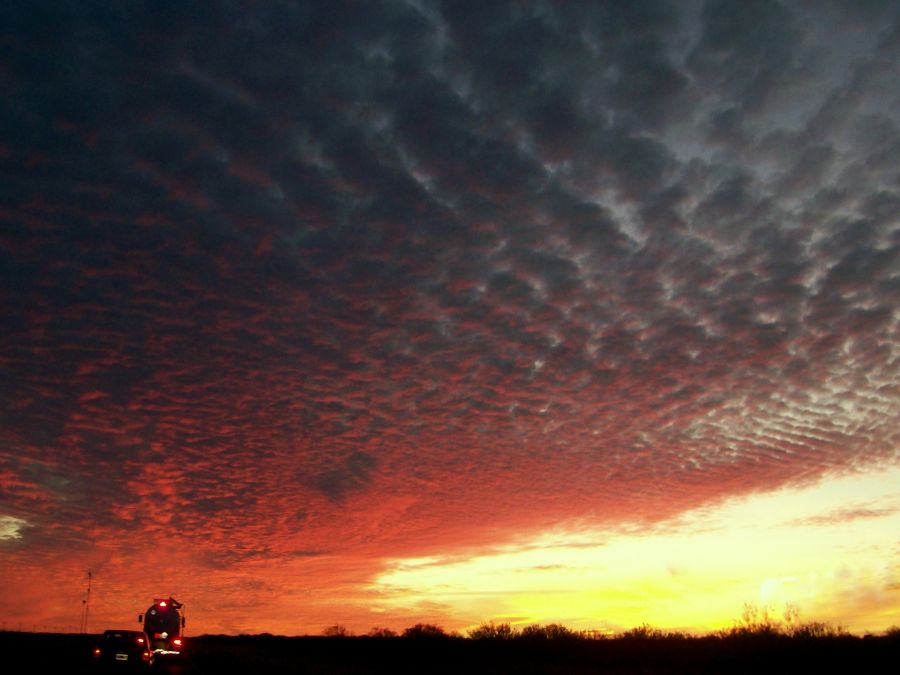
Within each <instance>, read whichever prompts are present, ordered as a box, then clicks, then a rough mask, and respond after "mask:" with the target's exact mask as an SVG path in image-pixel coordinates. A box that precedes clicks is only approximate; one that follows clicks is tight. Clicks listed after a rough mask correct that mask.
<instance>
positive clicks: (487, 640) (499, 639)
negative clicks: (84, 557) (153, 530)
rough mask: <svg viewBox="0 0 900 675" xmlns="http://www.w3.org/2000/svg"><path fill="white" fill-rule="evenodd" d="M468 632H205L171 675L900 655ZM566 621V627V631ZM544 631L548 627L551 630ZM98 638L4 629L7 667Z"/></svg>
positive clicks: (56, 662) (85, 669) (736, 666)
mask: <svg viewBox="0 0 900 675" xmlns="http://www.w3.org/2000/svg"><path fill="white" fill-rule="evenodd" d="M480 628H482V629H483V630H479V629H475V630H474V631H470V635H469V637H463V636H461V635H451V634H448V633H446V632H444V631H443V630H441V629H440V628H439V627H436V626H430V625H428V624H418V625H417V626H415V627H412V629H408V630H406V631H402V632H401V633H400V634H399V635H394V634H393V633H390V632H388V633H381V634H378V633H374V632H373V634H370V635H364V636H350V635H348V634H346V633H345V634H338V635H335V634H330V635H328V636H324V635H321V636H305V637H284V636H276V635H269V634H262V635H239V636H228V635H201V636H198V637H195V638H193V639H191V640H190V642H189V648H188V650H187V652H186V654H185V656H184V658H182V659H181V660H179V661H170V662H160V663H158V664H157V665H156V666H155V667H154V669H153V670H154V671H156V672H159V673H167V674H170V675H229V674H232V673H234V674H241V675H245V674H246V675H254V674H257V673H259V674H260V675H269V674H273V675H274V674H285V675H287V674H292V675H294V674H296V675H300V674H308V675H318V674H326V673H327V674H329V675H331V674H339V675H340V674H350V673H354V674H373V675H374V674H388V673H408V674H412V673H416V674H419V673H429V674H432V673H433V674H437V675H443V674H448V675H449V674H450V673H453V674H459V673H464V674H466V675H476V674H480V673H484V674H487V673H492V674H498V675H499V674H503V673H517V674H521V675H539V674H549V675H553V674H556V673H604V674H610V675H624V674H626V673H627V674H633V673H641V674H646V675H656V674H660V675H661V674H663V673H672V674H684V675H686V674H688V673H696V674H703V673H737V674H742V673H747V674H749V673H805V672H810V673H812V672H815V673H821V672H841V673H874V672H882V669H883V667H884V664H896V663H897V662H898V657H900V631H898V630H897V629H892V630H890V631H888V632H886V633H884V634H880V635H866V636H857V635H851V634H848V633H845V632H842V631H836V630H806V631H799V630H798V631H793V632H786V631H784V630H767V629H765V628H762V629H748V628H746V627H737V628H735V629H731V630H727V631H721V632H718V633H715V634H709V635H703V636H690V635H686V634H681V633H667V632H664V631H659V630H655V629H652V628H649V627H646V626H644V627H641V628H638V629H634V630H631V631H628V632H626V633H623V634H620V635H617V636H614V637H600V636H597V635H593V634H585V633H577V632H573V631H570V630H568V629H565V628H564V627H560V626H555V625H553V626H550V627H546V626H545V627H537V628H533V629H531V630H521V631H514V630H512V629H509V630H508V629H507V627H506V624H499V625H494V624H485V626H482V627H480ZM560 628H562V630H559V629H560ZM544 629H546V630H544ZM93 639H95V636H85V635H54V634H40V633H0V649H3V653H4V655H5V660H6V663H5V665H10V666H12V667H13V669H12V670H6V672H54V673H89V672H94V670H93V664H92V663H91V661H90V649H91V646H92V644H93V642H92V640H93Z"/></svg>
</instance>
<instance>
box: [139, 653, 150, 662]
mask: <svg viewBox="0 0 900 675" xmlns="http://www.w3.org/2000/svg"><path fill="white" fill-rule="evenodd" d="M141 658H142V659H144V661H149V660H150V652H144V653H143V654H141Z"/></svg>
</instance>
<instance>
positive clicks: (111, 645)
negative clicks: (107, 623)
mask: <svg viewBox="0 0 900 675" xmlns="http://www.w3.org/2000/svg"><path fill="white" fill-rule="evenodd" d="M94 661H95V662H96V663H97V664H98V665H99V666H100V667H101V668H103V669H104V670H112V669H115V670H123V671H139V670H145V671H146V670H150V667H151V666H152V665H153V661H154V654H153V650H152V649H151V648H150V638H148V637H147V634H146V633H145V632H144V631H142V630H107V631H104V633H103V635H102V636H101V637H100V642H99V643H98V644H97V646H96V647H94Z"/></svg>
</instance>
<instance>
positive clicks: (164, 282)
mask: <svg viewBox="0 0 900 675" xmlns="http://www.w3.org/2000/svg"><path fill="white" fill-rule="evenodd" d="M2 12H3V21H2V22H0V24H2V25H3V26H5V28H4V29H3V34H2V40H0V47H2V50H3V57H4V58H3V60H4V63H5V64H7V65H6V66H5V67H4V68H3V69H2V70H0V81H2V83H3V87H4V90H5V91H7V92H9V94H8V95H7V96H5V97H4V100H3V102H2V103H0V114H2V123H3V128H4V129H6V130H7V134H6V135H5V140H3V141H2V144H0V167H2V179H3V180H2V182H0V183H2V184H0V215H2V219H3V229H2V234H0V237H2V242H3V246H2V247H0V274H2V282H3V283H2V289H3V290H2V295H0V305H2V318H0V323H2V330H3V334H4V338H3V342H2V351H0V368H2V381H3V385H2V389H0V395H2V412H0V415H2V418H0V419H2V428H3V436H2V444H3V445H2V452H3V454H4V461H3V465H2V472H3V473H2V474H0V475H2V476H3V490H4V491H3V509H4V513H6V512H8V513H9V515H11V516H13V517H17V518H24V519H25V520H27V521H28V522H29V523H31V522H32V520H38V519H40V520H41V522H42V523H50V522H53V523H58V524H59V525H60V528H61V529H64V528H65V529H66V531H67V532H70V533H71V536H72V537H73V538H81V539H85V540H94V541H106V542H107V543H108V544H109V545H110V546H115V544H114V543H113V542H115V541H116V535H117V533H118V532H121V531H124V530H126V529H127V528H128V527H131V526H133V524H134V523H135V522H136V521H138V520H139V519H143V522H144V525H145V526H146V527H147V528H148V529H149V530H150V531H153V532H157V533H162V532H172V530H173V528H175V529H176V530H177V532H178V536H179V537H180V538H182V539H183V540H185V541H187V540H190V541H192V542H194V543H195V544H196V545H197V546H201V545H203V544H204V543H205V545H206V546H208V547H211V548H213V549H214V550H217V551H219V550H221V551H225V550H229V551H230V553H229V555H230V556H234V557H233V558H228V560H232V559H233V560H241V561H253V560H259V559H265V558H274V557H278V556H284V557H285V558H289V557H290V556H291V555H292V554H291V551H320V550H331V549H332V548H333V546H332V545H333V543H334V540H335V536H336V535H335V534H334V532H335V530H334V528H335V527H337V528H339V529H340V532H341V534H340V535H339V536H338V537H337V538H338V539H339V541H340V542H341V544H340V545H342V546H345V547H348V548H352V547H354V546H355V547H360V548H366V547H370V548H367V549H366V550H371V547H372V546H373V544H372V543H371V542H372V541H378V542H391V545H392V546H396V547H399V548H397V549H396V550H401V549H402V550H411V551H412V550H416V547H419V549H421V550H428V549H429V548H430V547H434V546H437V545H440V543H441V542H442V540H443V539H444V538H446V537H450V538H451V539H452V538H456V540H458V541H469V540H472V541H474V540H478V539H479V538H482V537H489V536H491V535H490V532H489V529H490V527H489V525H488V521H489V519H488V518H487V516H488V515H491V514H493V515H494V516H495V517H498V518H500V519H501V520H502V521H503V523H504V524H505V525H508V526H509V527H510V528H515V527H528V526H532V527H537V526H541V525H548V524H552V523H555V522H558V521H559V520H561V519H565V518H569V517H576V516H579V515H582V514H586V513H598V512H599V513H604V514H607V516H608V517H609V518H610V519H613V520H614V519H636V520H639V519H646V520H654V519H658V518H664V517H666V516H668V515H671V514H673V513H676V512H678V511H679V510H681V509H684V508H688V507H690V506H695V505H697V504H700V503H703V502H705V501H708V500H712V499H717V498H719V497H722V496H726V495H729V494H733V493H738V492H745V491H749V490H756V489H767V488H772V487H775V486H778V485H781V484H783V483H784V482H786V481H790V480H794V479H801V478H809V477H812V476H816V475H820V474H822V473H824V472H828V471H831V470H836V469H839V468H841V467H849V466H855V465H858V464H863V463H866V462H875V461H884V460H892V459H895V457H894V455H893V454H892V453H893V450H892V448H894V447H896V441H897V432H896V431H895V430H893V429H892V427H891V424H890V420H892V419H895V418H896V415H897V412H898V411H897V402H898V397H897V394H898V391H897V381H896V375H895V372H896V368H895V361H896V355H895V352H896V347H897V345H896V337H895V336H896V334H897V330H896V328H897V326H896V310H895V308H896V307H897V304H898V281H897V274H898V264H900V263H898V250H900V249H898V247H900V240H898V235H897V218H898V206H900V196H898V189H900V188H898V180H897V169H896V162H895V161H894V160H893V157H894V156H895V155H896V153H895V152H893V150H896V148H897V147H898V144H900V132H898V125H900V119H898V117H897V113H896V111H897V110H898V109H900V105H898V103H900V101H898V97H900V94H898V89H897V86H896V81H897V78H896V75H897V74H898V73H897V66H896V63H897V60H896V59H894V58H893V57H892V55H893V54H895V53H896V50H897V44H898V40H897V35H898V25H900V24H898V13H897V11H896V8H894V7H892V6H891V5H890V4H887V5H885V6H877V5H874V4H873V5H871V6H869V5H867V6H866V8H865V9H864V10H858V9H856V8H855V6H851V4H844V3H832V4H827V5H826V4H823V5H821V6H819V5H810V4H804V3H779V2H758V3H737V4H734V3H718V2H709V3H671V4H669V3H656V2H646V3H643V2H642V3H562V4H555V3H528V4H524V5H523V4H521V3H510V4H506V3H487V4H485V3H475V4H472V5H468V4H466V3H457V2H451V3H444V4H440V3H410V4H403V3H363V4H361V5H357V4H353V3H346V4H345V3H327V4H304V3H281V4H271V3H264V4H262V5H260V6H256V5H244V4H243V3H237V2H235V3H227V2H226V3H219V4H217V5H216V7H215V8H212V7H211V6H210V7H205V6H199V7H193V6H190V7H189V6H187V5H185V6H181V5H172V6H168V5H167V6H166V7H162V6H159V5H156V4H147V5H139V4H135V5H129V6H128V7H125V8H118V9H116V8H108V7H105V6H104V5H102V4H92V3H73V4H70V5H67V4H65V3H61V4H59V5H57V6H55V8H54V9H53V10H47V11H41V10H39V9H36V8H32V7H30V6H28V5H24V4H17V3H12V4H8V5H6V6H5V7H4V9H3V10H2ZM848 26H852V27H854V28H853V29H852V30H849V29H848ZM824 45H831V46H833V49H826V48H825V47H824ZM60 476H64V477H65V480H64V481H63V480H61V479H59V477H60ZM73 504H74V505H76V508H72V505H73ZM498 514H502V515H498ZM183 518H190V519H191V520H192V522H194V523H197V524H201V525H202V527H199V528H195V527H192V528H177V525H178V523H179V522H180V521H181V520H182V519H183ZM37 531H38V530H37V529H36V528H29V529H26V530H23V532H24V534H23V537H24V539H23V541H26V543H27V540H28V538H29V537H32V538H33V537H35V536H37V534H36V533H37ZM67 536H69V535H67ZM44 541H45V542H46V541H47V540H44ZM285 542H290V544H289V545H288V544H286V543H285ZM17 545H22V544H17ZM45 545H46V544H45ZM384 545H385V546H387V544H386V543H385V544H384ZM223 555H224V554H223ZM198 556H199V554H198ZM199 557H200V558H203V556H199ZM208 559H217V560H219V561H220V563H221V561H222V560H223V558H216V556H215V555H213V556H212V558H209V556H207V557H206V558H203V560H208Z"/></svg>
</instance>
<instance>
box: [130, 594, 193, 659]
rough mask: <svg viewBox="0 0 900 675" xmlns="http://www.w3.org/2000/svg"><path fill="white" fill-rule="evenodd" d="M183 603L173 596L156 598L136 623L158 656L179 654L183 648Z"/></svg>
mask: <svg viewBox="0 0 900 675" xmlns="http://www.w3.org/2000/svg"><path fill="white" fill-rule="evenodd" d="M183 606H184V605H183V604H182V603H180V602H178V601H177V600H176V599H175V598H171V597H169V598H156V599H155V600H154V601H153V604H152V605H150V607H148V608H147V611H146V612H145V613H144V614H139V615H138V623H143V624H144V632H145V633H147V636H148V638H149V640H150V648H151V649H152V650H153V653H154V654H157V655H160V656H179V655H180V654H181V652H182V651H183V649H184V637H183V634H184V623H185V622H184V613H183V612H182V607H183Z"/></svg>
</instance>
